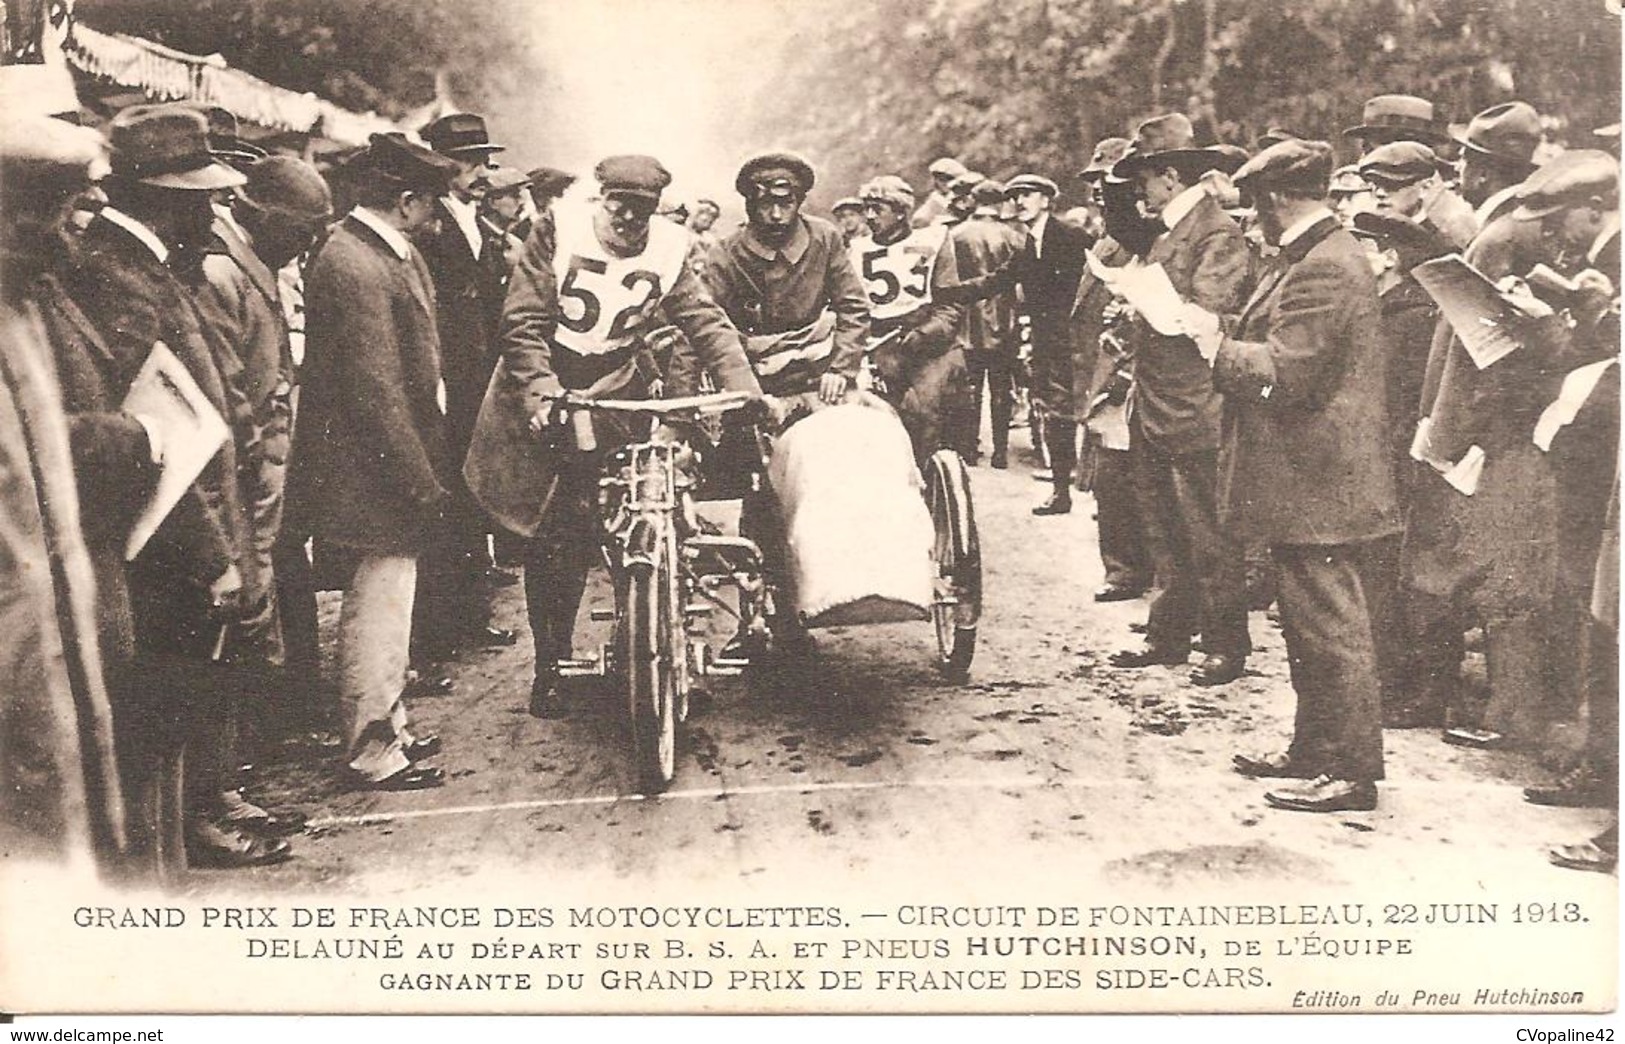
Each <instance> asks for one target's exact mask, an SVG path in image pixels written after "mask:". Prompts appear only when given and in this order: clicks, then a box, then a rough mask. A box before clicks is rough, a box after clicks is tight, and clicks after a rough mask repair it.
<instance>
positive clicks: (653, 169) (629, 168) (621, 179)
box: [592, 156, 671, 200]
mask: <svg viewBox="0 0 1625 1044" xmlns="http://www.w3.org/2000/svg"><path fill="white" fill-rule="evenodd" d="M592 173H593V177H595V178H597V179H598V184H600V185H601V186H603V189H604V194H605V195H609V194H612V193H614V194H622V195H628V196H643V197H645V198H648V199H656V200H658V199H659V198H660V193H662V192H664V191H665V189H666V186H667V185H670V184H671V173H670V172H669V171H667V170H666V168H665V167H662V166H661V165H660V161H659V160H657V159H655V158H654V157H653V156H610V157H609V158H608V159H605V160H601V161H599V164H598V166H596V167H594V168H593V172H592Z"/></svg>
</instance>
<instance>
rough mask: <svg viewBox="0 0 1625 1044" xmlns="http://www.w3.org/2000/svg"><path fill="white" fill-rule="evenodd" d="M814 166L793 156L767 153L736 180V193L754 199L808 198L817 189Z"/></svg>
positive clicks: (749, 162)
mask: <svg viewBox="0 0 1625 1044" xmlns="http://www.w3.org/2000/svg"><path fill="white" fill-rule="evenodd" d="M813 181H814V177H813V169H812V164H810V163H808V162H807V161H806V160H804V159H802V158H801V157H800V156H797V155H795V154H794V153H789V152H767V153H763V154H762V155H760V156H752V157H751V158H750V159H748V160H746V161H745V163H744V165H743V166H741V167H740V168H739V173H738V174H737V175H736V176H735V177H734V190H735V191H736V192H738V193H739V194H740V195H741V196H745V197H746V198H750V199H754V198H756V197H758V196H762V195H770V196H774V197H776V198H782V197H786V196H805V195H806V194H807V193H808V192H811V191H812V187H813Z"/></svg>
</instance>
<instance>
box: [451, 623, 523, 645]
mask: <svg viewBox="0 0 1625 1044" xmlns="http://www.w3.org/2000/svg"><path fill="white" fill-rule="evenodd" d="M517 641H519V632H518V631H510V630H508V629H507V628H506V627H480V628H476V629H475V630H472V631H470V632H469V633H468V634H467V635H466V636H465V637H464V638H463V644H465V645H468V646H470V647H471V648H475V649H492V648H497V647H500V646H505V645H513V644H514V643H515V642H517Z"/></svg>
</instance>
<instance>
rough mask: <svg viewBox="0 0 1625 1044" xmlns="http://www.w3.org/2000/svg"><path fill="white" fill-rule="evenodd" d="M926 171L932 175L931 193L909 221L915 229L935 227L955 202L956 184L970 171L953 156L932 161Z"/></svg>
mask: <svg viewBox="0 0 1625 1044" xmlns="http://www.w3.org/2000/svg"><path fill="white" fill-rule="evenodd" d="M925 169H926V173H928V174H930V175H931V191H930V193H929V194H928V195H927V196H926V197H925V202H924V203H921V204H920V206H919V208H918V209H916V210H915V211H914V216H913V217H912V218H911V219H910V220H909V224H910V225H911V226H913V227H914V228H924V227H925V226H927V225H934V224H936V223H937V222H938V221H940V220H941V219H942V215H943V214H945V213H946V212H947V210H948V204H949V203H950V202H951V201H952V200H953V184H954V182H955V181H957V180H958V179H960V178H962V177H964V176H965V174H966V173H967V172H968V171H969V170H970V168H969V167H967V166H965V165H964V164H963V163H961V162H959V161H958V160H957V159H954V158H953V157H952V156H944V157H942V158H941V159H938V160H932V161H931V165H930V166H929V167H927V168H925Z"/></svg>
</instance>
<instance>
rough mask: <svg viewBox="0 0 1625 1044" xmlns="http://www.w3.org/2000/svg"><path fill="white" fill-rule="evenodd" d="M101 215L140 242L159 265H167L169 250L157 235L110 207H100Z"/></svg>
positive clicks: (142, 224)
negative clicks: (150, 252)
mask: <svg viewBox="0 0 1625 1044" xmlns="http://www.w3.org/2000/svg"><path fill="white" fill-rule="evenodd" d="M101 214H102V217H104V218H106V219H107V220H109V221H111V222H112V223H113V224H115V225H117V226H118V227H119V228H122V229H123V230H124V231H126V232H128V233H130V235H132V236H134V237H135V238H136V239H138V240H140V241H141V245H142V246H144V247H146V248H147V249H148V250H150V251H152V256H153V257H156V258H157V259H158V263H159V264H161V265H167V264H169V248H168V247H167V246H165V245H164V241H163V240H162V239H159V238H158V233H156V232H154V231H153V230H152V229H151V227H149V226H148V225H146V224H144V223H143V222H140V221H137V220H136V219H135V218H133V217H131V216H130V215H128V214H126V213H125V212H124V211H122V210H119V209H118V208H117V207H114V206H112V205H108V206H105V207H102V211H101Z"/></svg>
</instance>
